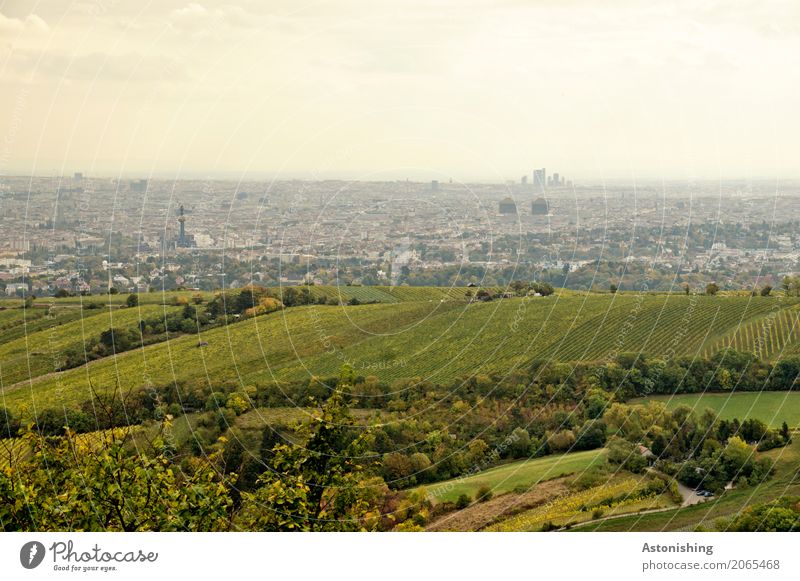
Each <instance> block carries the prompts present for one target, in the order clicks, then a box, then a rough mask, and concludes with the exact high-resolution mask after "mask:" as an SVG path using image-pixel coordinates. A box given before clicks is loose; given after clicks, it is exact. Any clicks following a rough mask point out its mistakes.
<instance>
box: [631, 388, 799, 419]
mask: <svg viewBox="0 0 800 581" xmlns="http://www.w3.org/2000/svg"><path fill="white" fill-rule="evenodd" d="M646 401H660V402H663V403H665V404H666V405H667V408H668V409H674V408H675V407H677V406H679V405H688V406H689V407H691V408H692V409H693V410H694V411H695V412H697V413H702V412H703V410H705V409H707V408H710V409H712V410H714V411H715V412H716V413H717V415H718V416H719V417H720V418H721V419H724V420H730V419H733V418H738V419H739V420H744V419H747V418H756V419H759V420H761V421H762V422H764V423H766V424H768V425H769V426H771V427H773V428H778V427H780V426H781V424H782V423H783V422H786V423H787V424H788V425H789V427H790V428H797V427H800V391H764V392H740V393H687V394H679V395H673V396H668V395H667V396H656V397H650V398H647V399H637V400H632V401H631V402H630V403H642V402H646Z"/></svg>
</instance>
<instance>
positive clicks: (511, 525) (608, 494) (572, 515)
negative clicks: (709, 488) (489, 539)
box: [488, 478, 658, 532]
mask: <svg viewBox="0 0 800 581" xmlns="http://www.w3.org/2000/svg"><path fill="white" fill-rule="evenodd" d="M657 495H658V493H657V492H656V491H654V490H652V489H651V486H650V481H649V480H646V479H642V478H620V479H615V480H612V481H610V482H606V483H604V484H602V485H600V486H594V487H592V488H588V489H586V490H582V491H580V492H573V493H571V494H566V495H564V496H561V497H559V498H557V499H555V500H553V501H552V502H549V503H547V504H544V505H542V506H539V507H536V508H534V509H532V510H528V511H525V512H523V513H520V514H518V515H516V516H513V517H511V518H509V519H507V520H504V521H502V522H500V523H498V524H496V525H494V526H492V527H490V528H489V529H488V530H490V531H504V532H512V531H538V530H541V529H542V527H543V526H544V525H545V524H552V525H553V526H556V527H558V526H563V525H565V524H568V523H570V522H576V521H582V520H586V519H587V518H590V517H591V515H592V514H593V513H595V511H599V512H605V511H609V510H615V512H618V511H619V509H620V508H622V507H625V506H627V505H633V504H636V503H638V502H640V501H641V500H643V499H647V498H654V497H656V496H657Z"/></svg>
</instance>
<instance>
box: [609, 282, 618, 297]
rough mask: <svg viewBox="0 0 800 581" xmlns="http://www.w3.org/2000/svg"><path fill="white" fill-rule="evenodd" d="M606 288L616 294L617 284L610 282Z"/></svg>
mask: <svg viewBox="0 0 800 581" xmlns="http://www.w3.org/2000/svg"><path fill="white" fill-rule="evenodd" d="M608 290H609V291H610V292H611V294H612V295H613V294H616V293H617V285H615V284H613V283H612V284H611V285H609V287H608Z"/></svg>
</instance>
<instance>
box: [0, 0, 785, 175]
mask: <svg viewBox="0 0 800 581" xmlns="http://www.w3.org/2000/svg"><path fill="white" fill-rule="evenodd" d="M0 41H1V42H0V71H1V72H0V82H1V83H2V87H0V89H1V90H0V105H1V106H2V108H1V109H0V132H2V135H3V141H2V143H0V174H11V173H25V174H27V173H32V172H36V173H43V174H56V173H61V172H64V173H72V172H73V171H83V172H84V173H87V174H104V175H105V174H108V175H117V174H123V175H130V174H136V173H141V174H150V173H157V174H161V175H163V174H171V175H177V176H180V175H188V174H200V175H214V174H217V175H219V174H223V173H229V172H249V173H250V174H278V175H281V176H284V177H293V176H299V177H309V176H312V177H313V176H318V177H327V176H346V177H354V178H362V179H369V178H373V177H406V176H409V177H412V178H420V179H423V178H425V179H427V178H432V177H439V178H440V179H447V178H449V177H453V178H454V179H455V180H470V179H481V180H505V179H518V178H519V176H521V175H522V174H528V173H530V170H531V169H532V168H534V167H541V166H545V167H547V169H548V172H550V171H551V170H556V171H561V172H562V173H564V174H566V175H568V176H574V177H576V178H579V179H580V178H586V179H589V178H595V177H625V176H634V175H635V176H638V177H666V178H676V179H686V178H693V177H698V178H716V177H723V178H738V177H767V178H769V177H777V176H780V177H787V178H788V177H799V176H800V167H799V165H798V161H797V159H798V147H797V141H798V136H800V116H798V114H797V109H798V100H799V98H800V95H799V94H798V93H800V91H798V89H800V66H799V65H800V2H797V1H796V0H786V1H773V0H757V1H741V2H737V1H732V0H726V1H724V2H710V1H708V2H703V1H701V0H691V1H687V2H682V1H679V0H676V1H670V2H658V1H642V0H633V1H622V0H585V1H583V0H557V1H556V0H552V1H548V2H544V1H538V0H529V1H522V0H519V1H511V0H509V1H502V0H485V1H475V0H426V1H413V0H412V1H402V2H400V1H397V0H392V1H389V0H364V1H363V2H351V1H346V0H343V1H336V2H326V1H318V2H306V1H304V0H286V1H284V0H264V1H260V2H247V1H244V2H211V1H205V2H191V3H186V2H173V1H171V0H162V1H158V2H149V3H148V2H146V1H143V0H116V1H115V0H95V1H86V2H82V1H73V2H69V1H50V0H47V1H40V2H36V1H26V2H14V1H12V2H0Z"/></svg>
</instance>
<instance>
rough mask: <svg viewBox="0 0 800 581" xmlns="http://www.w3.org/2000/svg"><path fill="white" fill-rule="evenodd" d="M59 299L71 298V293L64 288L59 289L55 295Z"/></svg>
mask: <svg viewBox="0 0 800 581" xmlns="http://www.w3.org/2000/svg"><path fill="white" fill-rule="evenodd" d="M53 296H54V297H55V298H57V299H65V298H67V297H68V296H69V291H68V290H66V289H63V288H60V289H58V290H57V291H56V292H55V294H54V295H53Z"/></svg>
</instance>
